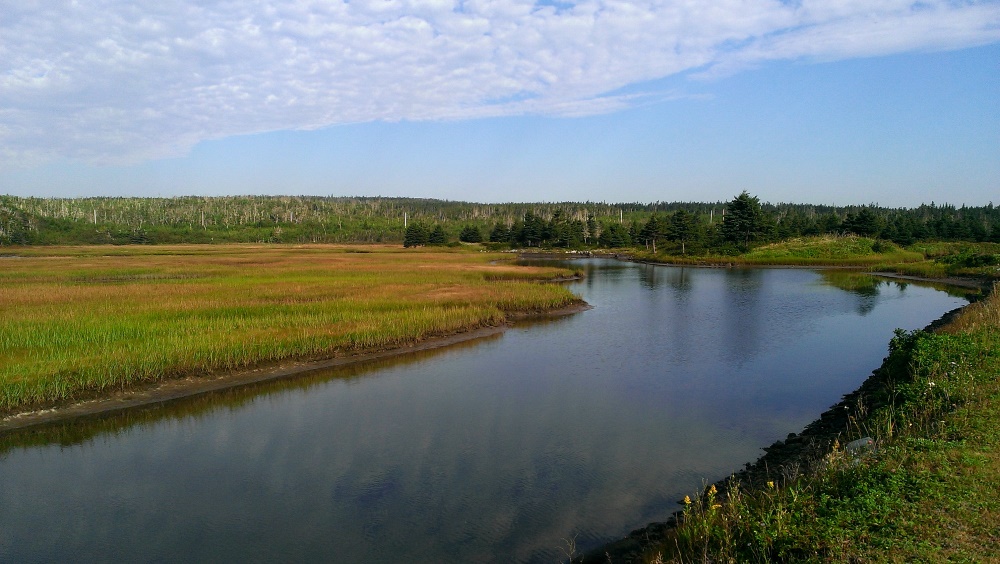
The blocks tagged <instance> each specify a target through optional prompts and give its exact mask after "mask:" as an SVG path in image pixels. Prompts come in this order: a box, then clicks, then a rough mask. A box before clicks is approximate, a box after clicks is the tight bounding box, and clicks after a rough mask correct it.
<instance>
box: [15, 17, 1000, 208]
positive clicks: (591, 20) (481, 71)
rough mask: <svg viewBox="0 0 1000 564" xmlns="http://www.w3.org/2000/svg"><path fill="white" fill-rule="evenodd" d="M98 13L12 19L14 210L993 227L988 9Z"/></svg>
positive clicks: (997, 138)
mask: <svg viewBox="0 0 1000 564" xmlns="http://www.w3.org/2000/svg"><path fill="white" fill-rule="evenodd" d="M0 4H6V3H5V2H2V0H0ZM93 6H94V7H93V8H91V7H90V6H89V4H88V5H81V4H73V3H65V4H63V3H59V2H34V3H32V2H26V3H22V2H18V3H15V4H10V5H9V6H2V7H0V13H5V14H6V15H5V17H3V18H0V193H6V194H14V195H21V196H91V195H123V196H125V195H135V196H173V195H187V194H198V195H222V194H251V193H253V194H311V195H343V196H350V195H383V196H412V197H426V198H442V199H451V200H468V201H481V202H507V201H549V202H552V201H567V200H572V201H582V200H591V201H609V202H619V201H644V202H650V201H678V200H679V201H715V200H727V199H730V198H731V197H732V196H734V195H735V194H737V193H739V192H740V191H741V190H744V189H746V190H748V191H750V192H751V193H753V194H755V195H758V196H760V197H761V199H762V200H765V201H770V202H779V201H782V202H806V203H824V204H830V203H832V204H837V205H845V204H864V203H879V204H881V205H886V206H915V205H919V204H920V203H924V202H930V201H935V202H937V203H942V202H949V203H954V204H958V205H961V204H969V205H982V204H986V203H988V202H991V201H992V202H994V203H998V204H1000V197H997V195H998V194H1000V3H998V2H996V1H979V2H977V1H972V2H949V1H941V2H936V1H930V2H910V1H897V0H868V1H864V2H862V1H860V0H857V1H855V0H830V1H826V2H810V1H808V0H802V1H801V2H777V1H773V0H769V1H764V0H716V1H705V0H699V1H695V0H658V1H649V2H639V1H633V2H579V3H569V2H567V3H558V4H557V5H555V6H553V3H552V2H544V3H537V4H536V3H533V2H531V1H521V0H468V1H464V2H453V1H451V0H371V1H368V0H355V1H354V2H350V3H345V2H337V1H332V2H312V1H306V0H302V1H291V2H280V3H278V2H267V1H263V0H261V1H248V2H241V3H235V4H234V3H222V2H220V3H214V2H202V3H190V4H188V3H185V2H181V1H179V2H171V3H162V4H158V5H155V6H153V7H146V6H145V5H144V4H139V5H138V6H140V7H136V5H134V4H131V3H128V2H118V1H117V0H107V1H106V2H104V3H102V4H100V5H98V4H97V3H94V4H93Z"/></svg>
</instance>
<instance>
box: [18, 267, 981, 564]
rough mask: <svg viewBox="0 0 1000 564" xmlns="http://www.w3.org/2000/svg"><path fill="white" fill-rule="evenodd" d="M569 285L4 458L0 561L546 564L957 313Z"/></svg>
mask: <svg viewBox="0 0 1000 564" xmlns="http://www.w3.org/2000/svg"><path fill="white" fill-rule="evenodd" d="M577 264H579V265H580V266H581V267H582V268H584V269H585V271H586V274H587V278H586V279H585V280H584V281H581V282H579V283H575V284H573V285H572V286H571V288H572V289H573V291H576V292H579V293H581V294H582V295H583V297H584V299H586V300H587V301H588V302H590V303H591V304H592V305H593V306H594V309H592V310H589V311H586V312H583V313H580V314H577V315H575V316H572V317H567V318H561V319H557V320H549V321H542V322H534V323H530V324H522V325H518V326H517V327H515V328H513V329H512V330H510V331H508V332H507V333H505V334H503V335H500V336H496V337H493V338H490V339H486V340H481V341H477V342H475V343H466V344H464V345H459V346H456V347H452V348H448V349H440V350H434V351H427V352H418V353H414V354H411V355H407V356H406V357H400V358H394V359H389V360H382V361H378V362H374V363H369V364H366V365H362V366H354V367H346V368H342V369H337V370H335V371H329V372H324V373H314V374H311V375H308V376H305V377H302V378H299V379H294V380H284V381H279V382H272V383H265V384H258V385H255V386H254V387H251V388H244V389H238V390H229V391H226V392H217V393H213V394H210V395H205V396H201V397H198V398H193V399H191V400H187V401H181V402H174V403H170V404H167V405H163V406H157V407H152V408H147V409H143V410H133V411H128V412H124V413H121V414H116V415H113V416H108V417H101V418H95V419H92V420H89V421H81V422H75V423H73V424H64V425H57V426H51V427H47V428H41V429H37V430H33V431H31V432H27V433H22V434H19V435H7V436H5V437H3V441H4V442H3V447H2V449H3V450H2V454H0V476H2V479H0V523H3V524H4V526H3V527H2V528H0V561H59V560H74V561H93V560H108V559H112V560H167V561H181V560H185V561H186V560H191V559H195V560H216V559H228V560H242V559H247V560H331V559H334V560H341V561H352V562H397V561H400V560H403V561H407V562H470V561H475V562H480V561H483V562H489V561H496V562H553V561H557V560H559V559H560V557H561V555H562V553H561V551H560V547H561V546H563V539H568V538H572V537H574V536H576V538H577V544H578V547H580V548H581V549H585V548H587V547H589V546H594V545H596V544H598V543H600V542H602V541H604V540H608V539H610V538H614V537H617V536H620V535H622V534H625V533H627V532H628V531H629V530H631V529H633V528H635V527H637V526H640V525H642V524H644V523H645V522H648V521H651V520H657V519H663V518H664V517H666V515H668V514H669V513H670V512H671V511H673V510H674V509H675V508H676V507H677V506H676V503H675V502H676V500H677V499H679V498H681V497H683V495H684V494H687V493H691V492H692V491H694V490H696V489H697V488H699V487H700V485H701V484H702V483H703V481H704V480H714V479H717V478H720V477H722V476H724V475H726V474H727V473H729V472H731V471H733V470H735V469H737V468H739V467H740V466H741V465H742V464H743V462H745V461H748V460H751V459H753V458H755V457H756V455H757V454H758V453H759V452H760V450H759V448H760V447H761V446H762V445H767V444H770V443H771V442H772V441H774V440H775V439H777V438H781V437H784V435H785V434H787V433H788V432H790V431H798V430H800V429H801V427H802V426H803V425H804V424H806V423H807V422H808V421H810V420H811V419H812V418H813V417H814V416H815V415H816V414H817V413H819V412H820V411H822V410H823V409H824V408H826V407H827V406H829V405H830V404H832V403H834V402H835V401H836V400H837V399H838V398H839V396H840V395H841V394H843V393H845V392H847V391H850V390H851V389H853V388H855V387H856V386H857V385H858V383H860V381H861V380H863V379H864V378H865V377H866V376H867V374H868V373H869V372H870V371H871V369H872V368H874V367H875V366H877V365H878V363H879V362H880V360H881V358H882V356H884V354H885V350H886V344H887V343H888V340H889V338H890V337H891V336H892V330H893V329H894V328H895V327H904V328H908V329H914V328H918V327H922V326H924V325H926V324H927V323H928V322H929V321H931V320H932V319H934V318H936V317H938V316H939V315H940V314H941V313H943V312H944V311H947V310H949V309H952V308H953V307H956V306H957V305H959V304H961V303H962V300H960V299H957V298H954V297H950V296H948V295H947V294H944V293H941V292H937V291H934V290H931V289H927V288H923V287H918V286H910V287H908V288H905V291H903V289H902V288H896V289H893V288H894V287H893V286H891V285H888V284H882V283H880V284H878V285H875V286H874V288H875V290H876V291H875V293H874V294H872V293H871V291H870V290H868V289H863V290H861V291H860V293H859V291H857V288H853V287H852V286H851V285H854V286H858V287H860V286H863V285H864V283H863V282H862V281H860V280H855V281H846V279H841V278H837V279H836V282H830V281H828V279H827V277H826V274H819V273H816V272H813V271H807V270H741V269H691V268H669V267H659V266H650V265H632V264H627V263H619V262H613V261H601V260H589V261H582V262H580V263H577ZM835 278H836V277H835ZM837 284H839V286H838V285H837ZM842 286H844V288H841V287H842ZM852 288H853V289H852ZM859 300H862V301H860V302H859ZM863 300H871V303H872V304H873V305H872V306H871V307H868V306H865V308H864V309H865V311H864V312H863V315H862V314H860V309H863V308H859V304H860V303H867V302H863ZM845 351H849V354H845ZM40 531H44V533H40ZM51 539H59V540H58V542H52V540H51Z"/></svg>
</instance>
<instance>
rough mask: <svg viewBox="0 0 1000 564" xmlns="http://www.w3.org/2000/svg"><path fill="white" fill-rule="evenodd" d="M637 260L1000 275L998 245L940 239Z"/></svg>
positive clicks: (799, 245)
mask: <svg viewBox="0 0 1000 564" xmlns="http://www.w3.org/2000/svg"><path fill="white" fill-rule="evenodd" d="M634 256H635V258H636V259H638V260H644V261H650V262H663V263H670V264H681V265H686V264H690V265H701V266H708V265H733V266H843V267H858V268H863V269H865V270H869V271H882V272H894V273H897V274H904V275H910V276H920V277H925V278H945V277H951V276H966V277H976V278H987V279H990V278H992V279H1000V244H997V243H961V242H936V243H917V244H914V245H911V246H909V247H907V248H905V249H904V248H900V247H899V246H897V245H895V244H893V243H891V242H887V241H879V240H876V239H869V238H866V237H855V236H846V237H833V236H823V237H801V238H795V239H789V240H787V241H782V242H779V243H773V244H770V245H764V246H761V247H757V248H754V249H751V250H750V251H749V252H747V253H743V254H740V255H734V256H728V255H690V256H676V255H665V254H652V253H636V254H635V255H634Z"/></svg>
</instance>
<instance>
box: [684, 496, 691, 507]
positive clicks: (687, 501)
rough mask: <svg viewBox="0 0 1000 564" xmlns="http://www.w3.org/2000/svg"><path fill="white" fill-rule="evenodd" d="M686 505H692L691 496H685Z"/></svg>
mask: <svg viewBox="0 0 1000 564" xmlns="http://www.w3.org/2000/svg"><path fill="white" fill-rule="evenodd" d="M684 505H691V496H689V495H686V496H684Z"/></svg>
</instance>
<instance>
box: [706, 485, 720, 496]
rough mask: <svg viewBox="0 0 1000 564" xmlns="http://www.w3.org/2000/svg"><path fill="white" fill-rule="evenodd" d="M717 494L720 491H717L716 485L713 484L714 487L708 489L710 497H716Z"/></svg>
mask: <svg viewBox="0 0 1000 564" xmlns="http://www.w3.org/2000/svg"><path fill="white" fill-rule="evenodd" d="M717 492H718V490H716V489H715V484H712V487H710V488H708V495H715V494H716V493H717Z"/></svg>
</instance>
